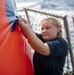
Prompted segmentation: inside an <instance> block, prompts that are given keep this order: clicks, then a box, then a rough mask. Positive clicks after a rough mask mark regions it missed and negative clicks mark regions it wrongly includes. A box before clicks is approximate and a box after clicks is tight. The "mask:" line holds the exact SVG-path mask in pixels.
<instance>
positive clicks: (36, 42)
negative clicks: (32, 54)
mask: <svg viewBox="0 0 74 75" xmlns="http://www.w3.org/2000/svg"><path fill="white" fill-rule="evenodd" d="M23 33H24V34H26V38H27V39H28V42H29V43H30V45H31V46H32V47H33V49H34V50H35V51H36V52H38V53H40V54H43V55H49V54H50V49H49V47H46V46H45V44H44V43H43V42H42V41H41V40H40V39H38V38H37V37H36V35H35V34H34V33H33V32H32V31H31V29H29V30H28V31H27V32H26V33H25V31H23Z"/></svg>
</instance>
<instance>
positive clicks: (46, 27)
mask: <svg viewBox="0 0 74 75" xmlns="http://www.w3.org/2000/svg"><path fill="white" fill-rule="evenodd" d="M41 30H42V31H41V35H42V37H43V39H44V40H45V41H50V40H53V39H55V38H56V37H57V33H58V32H59V30H60V29H59V27H56V26H55V25H53V24H52V23H51V21H49V20H47V21H44V22H42V24H41Z"/></svg>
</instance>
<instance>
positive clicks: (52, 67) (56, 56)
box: [33, 34, 68, 75]
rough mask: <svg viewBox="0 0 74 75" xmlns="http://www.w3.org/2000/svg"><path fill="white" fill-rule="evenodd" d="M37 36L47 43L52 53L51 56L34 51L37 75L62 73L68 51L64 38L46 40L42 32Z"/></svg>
mask: <svg viewBox="0 0 74 75" xmlns="http://www.w3.org/2000/svg"><path fill="white" fill-rule="evenodd" d="M36 35H37V37H38V38H39V39H40V40H41V41H43V42H44V43H47V44H48V46H49V47H50V50H51V53H50V55H49V56H44V55H41V54H39V53H37V52H35V53H34V57H33V64H34V72H35V75H62V74H63V67H64V64H65V58H66V55H67V53H68V44H67V42H66V41H65V40H64V39H63V38H57V39H54V40H51V41H49V42H45V41H44V40H43V38H42V37H41V35H40V34H36Z"/></svg>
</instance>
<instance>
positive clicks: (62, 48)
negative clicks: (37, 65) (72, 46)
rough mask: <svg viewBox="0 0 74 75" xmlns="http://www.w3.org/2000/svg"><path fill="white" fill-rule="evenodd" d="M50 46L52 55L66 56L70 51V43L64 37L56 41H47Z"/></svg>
mask: <svg viewBox="0 0 74 75" xmlns="http://www.w3.org/2000/svg"><path fill="white" fill-rule="evenodd" d="M47 44H48V46H49V47H50V51H51V53H50V56H52V57H59V56H66V55H67V51H68V44H67V42H66V41H65V40H64V39H58V40H55V41H51V42H47Z"/></svg>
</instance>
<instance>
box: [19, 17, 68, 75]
mask: <svg viewBox="0 0 74 75" xmlns="http://www.w3.org/2000/svg"><path fill="white" fill-rule="evenodd" d="M18 23H19V26H20V28H21V29H22V31H23V34H24V35H25V37H26V38H27V39H28V42H29V43H30V45H31V46H32V47H33V49H34V50H35V53H34V57H33V65H34V71H35V75H62V74H63V67H64V64H65V58H66V55H67V51H68V45H67V42H66V41H65V40H64V39H63V38H62V31H61V24H60V22H58V20H56V19H55V18H50V17H49V18H46V19H44V20H43V21H42V22H41V30H42V31H41V34H35V33H33V32H32V30H31V29H30V27H29V23H28V22H27V21H26V20H24V19H22V18H20V19H19V20H18Z"/></svg>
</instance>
